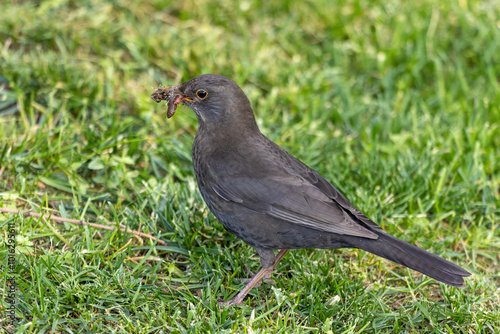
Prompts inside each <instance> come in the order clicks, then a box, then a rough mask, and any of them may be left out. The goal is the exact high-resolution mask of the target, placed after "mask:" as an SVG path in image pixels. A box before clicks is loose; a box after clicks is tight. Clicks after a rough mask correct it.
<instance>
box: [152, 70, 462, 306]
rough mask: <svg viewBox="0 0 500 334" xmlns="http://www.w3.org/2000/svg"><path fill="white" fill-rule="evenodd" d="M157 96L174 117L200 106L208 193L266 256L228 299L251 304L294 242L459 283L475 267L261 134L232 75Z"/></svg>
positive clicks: (214, 208) (197, 164)
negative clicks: (399, 234) (438, 249)
mask: <svg viewBox="0 0 500 334" xmlns="http://www.w3.org/2000/svg"><path fill="white" fill-rule="evenodd" d="M152 98H153V99H154V100H155V101H156V102H160V101H162V100H167V101H168V110H167V115H168V118H170V117H172V116H173V115H174V114H175V111H176V109H177V106H178V105H179V104H185V105H187V106H188V107H190V108H191V109H192V110H193V111H194V113H195V114H196V117H197V119H198V129H197V132H196V136H195V139H194V142H193V147H192V158H193V167H194V172H195V175H196V180H197V183H198V188H199V191H200V193H201V195H202V197H203V200H204V201H205V203H206V205H207V206H208V208H209V210H210V211H211V212H212V213H213V214H214V216H215V217H216V218H217V219H218V220H219V222H220V223H221V224H222V225H223V226H224V228H225V229H226V230H227V231H229V232H231V233H233V234H234V235H236V236H237V237H238V238H240V239H242V240H243V241H244V242H245V243H247V244H249V245H250V246H252V247H253V248H255V250H256V252H257V254H258V255H259V257H260V262H261V265H262V269H261V270H260V271H259V272H258V273H256V274H255V275H254V276H253V277H252V278H251V279H249V281H248V283H247V285H246V286H245V287H244V288H243V289H242V290H241V291H240V292H239V293H238V294H237V295H236V296H235V297H234V298H232V299H230V300H228V301H226V302H223V304H224V305H226V306H231V305H242V304H244V300H245V297H246V295H247V294H248V293H249V292H250V291H251V289H252V288H253V287H255V286H258V285H259V284H260V283H261V281H262V280H263V279H267V278H269V277H270V275H271V273H272V272H273V270H274V269H275V267H276V265H277V264H278V263H279V261H280V260H281V259H282V258H283V257H284V256H285V254H286V253H287V252H288V251H289V250H290V249H300V248H317V249H337V248H351V249H362V250H365V251H367V252H369V253H372V254H375V255H378V256H381V257H383V258H385V259H388V260H390V261H393V262H396V263H398V264H400V265H403V266H406V267H408V268H411V269H413V270H416V271H418V272H420V273H422V274H425V275H427V276H429V277H431V278H434V279H436V280H437V281H440V282H443V283H445V284H447V285H450V286H454V287H462V286H463V285H464V279H463V277H467V276H469V275H470V273H469V272H467V271H466V270H464V269H462V268H461V267H459V266H457V265H455V264H454V263H452V262H450V261H447V260H445V259H443V258H441V257H439V256H437V255H434V254H432V253H430V252H427V251H425V250H423V249H420V248H418V247H417V246H414V245H412V244H409V243H407V242H405V241H403V240H400V239H398V238H396V237H394V236H392V235H390V234H388V233H386V232H384V231H383V229H382V228H381V227H380V226H379V225H377V224H376V223H375V222H373V221H372V220H371V219H369V218H368V217H367V216H365V215H364V214H363V213H362V212H361V211H360V210H358V209H357V208H356V207H354V205H353V204H352V203H351V202H350V201H349V200H348V199H347V198H346V197H345V196H344V195H343V194H342V193H341V192H340V191H339V190H338V189H337V188H336V187H335V186H334V185H332V184H331V183H330V182H328V181H327V180H326V179H325V178H324V177H323V176H321V175H320V174H319V173H318V172H316V171H314V170H313V169H311V168H310V167H308V166H307V165H306V164H304V163H303V162H301V161H300V160H298V159H297V158H295V157H294V156H292V155H291V154H290V153H288V152H287V151H286V150H284V149H283V148H281V147H280V146H279V145H277V144H276V143H274V142H273V141H271V140H270V139H269V138H267V137H266V136H265V135H264V134H262V133H261V131H260V129H259V127H258V126H257V122H256V119H255V115H254V112H253V109H252V105H251V102H250V101H249V99H248V97H247V96H246V94H245V93H244V92H243V90H242V89H241V88H240V87H239V86H238V84H236V83H235V82H234V81H233V80H231V79H228V78H226V77H224V76H221V75H216V74H203V75H200V76H196V77H194V78H192V79H190V80H188V81H186V82H184V83H183V84H181V85H178V86H170V87H161V88H159V89H157V90H156V91H155V92H154V93H153V94H152ZM278 250H279V252H278V253H277V254H276V251H278Z"/></svg>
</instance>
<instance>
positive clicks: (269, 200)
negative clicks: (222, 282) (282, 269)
mask: <svg viewBox="0 0 500 334" xmlns="http://www.w3.org/2000/svg"><path fill="white" fill-rule="evenodd" d="M209 169H210V170H211V172H212V173H213V175H214V176H215V177H216V182H214V183H213V185H212V189H213V190H214V192H215V193H217V195H218V196H219V197H221V198H222V199H224V200H226V201H231V202H234V203H238V204H241V205H242V206H244V207H246V208H248V209H251V210H253V211H256V212H259V213H264V214H267V215H269V216H271V217H274V218H279V219H282V220H285V221H287V222H289V223H294V224H297V225H300V226H304V227H308V228H311V229H315V230H319V231H325V232H331V233H337V234H342V235H351V236H359V237H365V238H370V239H377V238H378V236H377V234H375V233H374V232H372V231H370V228H369V227H367V226H363V224H361V223H360V222H359V221H357V219H356V218H357V217H356V215H354V214H353V213H352V212H350V211H349V210H347V209H346V208H344V207H343V205H342V204H339V203H338V202H337V201H336V199H335V198H333V197H334V196H337V197H339V196H341V197H342V198H344V199H345V197H343V196H342V195H341V194H340V192H338V191H336V192H332V191H331V190H330V193H325V191H324V190H323V189H321V188H320V187H322V186H324V187H326V186H325V185H324V184H323V183H322V182H321V181H322V180H324V179H318V181H317V183H318V182H319V183H318V184H314V183H312V181H311V180H307V179H305V178H301V177H298V176H296V175H293V174H288V173H286V172H278V173H274V174H269V173H267V174H266V175H265V177H259V176H258V174H257V176H255V177H252V176H248V175H252V174H255V173H234V172H232V171H231V170H229V169H228V164H227V163H219V162H218V161H216V160H211V161H210V163H209ZM318 175H319V174H318ZM316 178H317V177H316ZM313 180H314V179H313ZM325 182H327V181H326V180H325ZM331 187H333V186H331ZM334 189H335V188H334ZM326 190H329V188H328V187H326ZM328 194H330V195H331V196H329V195H328ZM345 201H346V202H347V203H349V201H348V200H347V199H345ZM341 203H343V204H344V205H346V203H345V202H341ZM349 204H350V203H349ZM351 206H352V204H351ZM366 219H368V218H366ZM373 224H374V223H373ZM376 226H377V227H378V225H376Z"/></svg>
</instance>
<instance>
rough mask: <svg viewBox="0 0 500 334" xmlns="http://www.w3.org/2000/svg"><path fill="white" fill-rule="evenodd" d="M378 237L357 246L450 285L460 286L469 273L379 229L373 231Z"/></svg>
mask: <svg viewBox="0 0 500 334" xmlns="http://www.w3.org/2000/svg"><path fill="white" fill-rule="evenodd" d="M374 232H375V233H377V234H378V235H379V238H378V239H371V240H368V239H365V240H366V242H364V243H362V244H361V245H358V248H361V249H364V250H365V251H367V252H370V253H373V254H376V255H378V256H381V257H383V258H386V259H388V260H391V261H394V262H396V263H399V264H401V265H403V266H406V267H408V268H410V269H413V270H416V271H419V272H421V273H422V274H425V275H427V276H429V277H432V278H434V279H436V280H438V281H440V282H443V283H446V284H448V285H451V286H456V287H462V286H463V284H464V279H463V277H466V276H470V273H469V272H467V271H465V270H464V269H462V268H460V267H459V266H457V265H455V264H453V263H451V262H450V261H447V260H445V259H442V258H440V257H439V256H437V255H434V254H431V253H429V252H427V251H425V250H423V249H420V248H418V247H417V246H414V245H411V244H409V243H407V242H404V241H403V240H399V239H398V238H396V237H393V236H392V235H389V234H387V233H384V232H381V231H374Z"/></svg>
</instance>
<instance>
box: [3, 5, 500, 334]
mask: <svg viewBox="0 0 500 334" xmlns="http://www.w3.org/2000/svg"><path fill="white" fill-rule="evenodd" d="M0 42H1V43H0V57H1V58H0V208H7V209H16V210H23V211H33V212H38V213H50V214H52V215H54V216H60V217H63V218H74V219H82V220H85V221H89V222H94V223H98V224H102V225H108V226H111V227H112V228H118V224H121V225H122V226H126V227H128V228H130V229H131V230H135V231H141V232H143V233H146V234H150V235H151V236H154V237H161V239H162V240H163V241H164V242H166V243H167V244H168V246H166V245H159V244H155V242H154V241H152V240H150V239H144V238H139V237H135V236H133V235H132V234H130V233H122V232H120V231H119V230H116V229H115V230H114V231H109V230H103V229H100V228H96V227H90V226H78V225H74V224H70V223H67V222H66V223H63V224H59V223H55V222H53V221H52V222H51V221H50V220H49V219H44V218H37V217H24V216H22V215H20V214H0V226H1V229H0V230H1V231H2V233H1V234H0V259H2V258H4V256H6V254H7V251H8V250H7V246H6V240H7V232H6V231H7V226H8V224H12V223H14V224H15V225H16V227H17V237H16V240H17V249H16V250H17V256H18V257H17V267H16V273H17V277H18V280H17V284H18V288H17V304H16V308H17V316H18V321H17V324H16V326H14V327H12V326H11V327H5V328H10V329H9V330H12V328H16V329H17V330H18V331H19V332H23V333H24V332H52V333H66V332H82V331H83V330H84V331H86V332H95V333H108V332H109V333H111V332H116V333H131V332H133V333H156V332H165V333H167V332H169V333H190V332H192V333H199V332H234V333H236V332H242V333H243V332H245V333H254V332H256V333H257V332H262V333H266V332H290V331H292V332H294V333H301V332H304V333H316V332H325V333H328V332H331V333H340V332H347V333H354V332H356V333H357V332H363V331H364V332H393V331H394V330H398V331H402V332H463V333H469V332H496V331H499V330H500V312H499V311H498V303H499V302H500V297H499V283H500V265H499V261H500V256H499V255H498V254H499V251H500V249H499V248H500V232H499V231H500V230H499V229H498V226H499V218H500V209H499V205H500V199H499V197H500V196H499V192H500V158H499V156H500V81H499V79H500V76H499V73H500V61H499V55H500V49H499V47H500V7H499V6H498V4H497V3H496V1H467V0H459V1H454V0H449V1H430V0H423V1H419V2H418V3H417V2H415V3H413V2H406V1H400V0H389V1H363V0H341V1H335V2H332V1H321V0H318V1H310V0H306V1H300V2H299V1H257V0H256V1H240V2H238V1H224V0H222V1H140V0H133V1H90V0H83V1H65V0H53V1H2V2H0ZM204 73H215V74H221V75H224V76H227V77H228V78H231V79H232V80H234V81H235V82H236V83H238V84H239V85H240V86H241V87H242V88H243V90H244V91H245V92H246V93H247V95H248V96H249V98H250V100H251V101H252V105H253V107H254V111H255V114H256V117H257V121H258V124H259V126H260V127H261V131H262V132H263V133H264V134H265V135H267V136H268V137H270V138H271V139H272V140H273V141H275V142H277V143H278V144H279V145H281V146H283V147H284V148H285V149H286V150H288V151H289V152H290V153H292V154H293V155H295V156H296V157H298V158H299V159H300V160H302V161H304V162H305V163H307V164H308V165H309V166H311V167H312V168H314V169H315V170H317V171H318V172H320V173H321V174H322V175H323V176H325V177H326V178H327V179H329V180H330V181H332V183H333V184H335V185H336V186H337V188H339V189H340V190H341V191H342V192H343V193H344V194H345V195H346V196H347V197H348V198H349V199H350V200H351V201H352V202H353V203H354V204H355V205H356V206H357V207H358V208H359V209H360V210H361V211H363V212H364V213H365V214H366V215H367V216H369V217H370V218H372V219H373V220H374V221H375V222H377V223H379V224H380V225H381V226H383V227H384V228H385V229H386V230H387V231H388V232H389V233H391V234H393V235H395V236H397V237H399V238H402V239H404V240H406V241H408V242H411V243H416V244H417V245H418V246H420V247H422V248H424V249H427V250H429V251H431V252H433V253H436V254H438V255H440V256H442V257H445V258H447V259H449V260H451V261H453V262H455V263H457V264H458V265H460V266H462V267H464V268H465V269H467V270H469V271H471V272H472V273H473V276H472V277H471V278H469V279H467V286H466V287H465V288H464V289H455V288H450V287H447V286H444V285H441V284H438V283H437V282H435V281H433V280H431V279H429V278H427V277H423V276H422V275H420V274H418V273H415V272H411V271H409V270H406V269H403V268H401V267H399V266H397V265H394V264H393V263H389V262H387V261H385V260H381V259H380V258H377V257H374V256H372V255H371V254H366V253H364V252H361V251H354V250H336V251H333V250H329V251H323V250H321V251H320V250H297V251H293V252H291V254H290V255H288V256H287V258H285V260H284V261H283V262H282V263H281V264H280V266H281V267H280V268H278V273H275V274H274V275H273V277H274V279H275V280H276V283H277V284H276V285H274V286H271V285H269V284H264V285H263V286H262V287H261V288H259V289H256V290H255V291H253V292H252V294H251V295H250V297H249V299H248V300H247V306H245V307H238V308H232V309H228V310H224V309H220V308H219V306H218V304H217V300H218V299H219V298H222V299H228V298H229V297H231V296H232V295H234V294H235V293H236V292H237V291H238V290H239V289H240V288H241V287H242V283H241V282H239V281H238V280H237V278H246V277H248V276H249V275H250V274H249V271H250V270H252V271H256V270H258V268H259V267H260V263H259V260H258V257H256V256H255V254H254V252H253V249H252V248H251V247H249V246H247V245H245V244H244V243H243V242H241V241H240V240H237V239H236V238H234V237H233V236H232V235H230V234H229V233H228V232H226V231H224V229H223V228H222V226H221V225H220V224H219V223H218V222H217V220H216V219H215V218H214V217H213V216H212V215H211V214H210V213H209V212H208V210H207V208H206V207H205V205H204V203H203V202H202V199H201V197H200V195H199V193H198V190H197V186H196V182H195V178H194V174H193V170H192V166H191V144H192V141H193V138H194V135H195V133H196V127H197V121H196V117H195V116H194V113H193V112H192V111H191V110H190V109H189V108H187V107H180V109H179V110H178V111H177V113H176V114H175V116H174V117H173V118H172V119H169V120H168V121H167V119H166V106H165V105H164V103H162V104H159V105H157V104H156V103H154V101H153V100H152V99H151V97H150V95H151V93H152V92H153V91H154V89H156V88H157V87H158V86H159V85H165V86H170V85H177V84H180V83H182V82H184V81H186V80H188V79H190V78H192V77H194V76H197V75H200V74H204ZM5 259H6V257H5ZM1 261H4V263H3V264H2V265H3V266H5V265H6V264H7V263H6V261H7V260H0V262H1ZM2 268H3V267H2ZM2 270H3V269H2ZM0 277H2V276H0ZM2 279H3V280H4V281H5V279H6V277H5V275H4V276H3V278H2ZM3 284H4V285H3V286H2V285H1V284H0V292H2V294H5V293H6V288H5V283H3ZM7 306H8V305H7V304H6V303H5V300H3V301H2V304H0V319H3V320H0V322H2V326H7V324H6V323H5V321H6V320H5V319H6V314H5V312H6V307H7Z"/></svg>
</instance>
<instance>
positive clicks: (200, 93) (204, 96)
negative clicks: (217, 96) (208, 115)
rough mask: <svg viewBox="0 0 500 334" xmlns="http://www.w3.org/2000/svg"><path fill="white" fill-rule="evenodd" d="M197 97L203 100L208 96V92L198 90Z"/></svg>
mask: <svg viewBox="0 0 500 334" xmlns="http://www.w3.org/2000/svg"><path fill="white" fill-rule="evenodd" d="M196 96H198V98H199V99H201V100H203V99H204V98H206V97H207V96H208V92H207V91H206V90H204V89H198V90H197V91H196Z"/></svg>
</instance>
